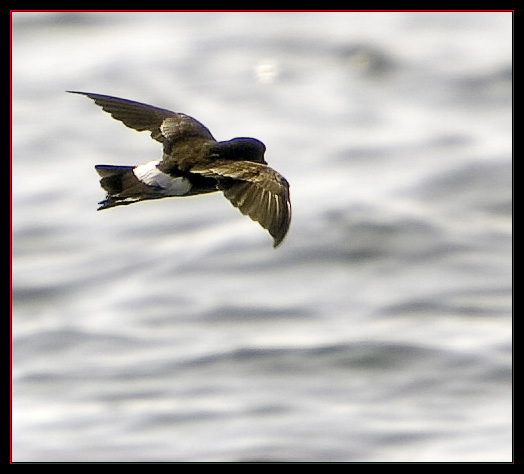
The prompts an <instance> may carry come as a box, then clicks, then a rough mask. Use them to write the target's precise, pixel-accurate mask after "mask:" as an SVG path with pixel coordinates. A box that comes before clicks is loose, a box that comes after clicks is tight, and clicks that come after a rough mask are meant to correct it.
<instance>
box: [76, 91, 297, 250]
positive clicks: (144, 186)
mask: <svg viewBox="0 0 524 474" xmlns="http://www.w3.org/2000/svg"><path fill="white" fill-rule="evenodd" d="M68 92H72V93H74V94H81V95H85V96H87V97H89V98H90V99H92V100H94V102H95V103H96V104H97V105H99V106H100V107H102V109H103V110H105V111H106V112H108V113H109V114H111V116H112V117H113V118H115V119H116V120H119V121H121V122H122V123H123V124H124V125H126V126H128V127H130V128H133V129H135V130H138V131H149V132H150V133H151V137H152V138H153V139H154V140H157V141H159V142H161V143H162V144H163V154H162V159H161V160H159V161H158V162H149V163H146V164H143V165H138V166H113V165H97V166H95V168H96V170H97V171H98V173H99V175H100V177H101V180H100V184H101V186H102V188H103V189H104V190H105V191H106V192H107V196H106V199H105V200H104V201H102V202H100V204H101V206H100V208H99V209H107V208H110V207H115V206H120V205H125V204H131V203H133V202H139V201H143V200H147V199H160V198H164V197H172V196H190V195H196V194H204V193H209V192H214V191H222V192H223V193H224V196H225V197H226V198H227V199H228V200H229V201H230V202H231V203H232V204H233V205H234V206H235V207H237V208H238V209H239V210H240V212H242V214H244V215H247V216H249V217H250V218H251V219H253V220H254V221H256V222H258V223H259V224H260V225H261V226H262V227H263V228H265V229H267V230H268V231H269V233H270V234H271V236H272V237H273V239H274V246H275V247H276V246H278V245H279V244H280V243H281V242H282V240H283V239H284V237H285V235H286V233H287V231H288V229H289V224H290V221H291V202H290V199H289V183H288V182H287V180H286V179H285V178H284V177H283V176H282V175H280V174H279V173H277V172H276V171H275V170H273V169H272V168H270V167H269V166H267V163H266V161H265V160H264V152H265V149H266V148H265V146H264V144H263V143H262V142H260V141H259V140H256V139H254V138H234V139H232V140H228V141H224V142H217V141H216V140H215V139H214V138H213V135H211V132H210V131H209V130H208V129H207V128H206V127H205V126H204V125H202V124H201V123H200V122H199V121H198V120H195V119H194V118H192V117H189V116H188V115H185V114H182V113H176V112H172V111H170V110H167V109H161V108H158V107H153V106H151V105H147V104H142V103H140V102H135V101H131V100H126V99H120V98H118V97H111V96H107V95H101V94H92V93H89V92H78V91H68Z"/></svg>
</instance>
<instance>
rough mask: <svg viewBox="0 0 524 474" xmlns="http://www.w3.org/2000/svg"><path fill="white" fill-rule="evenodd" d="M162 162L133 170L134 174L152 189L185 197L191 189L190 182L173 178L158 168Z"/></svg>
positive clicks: (169, 194) (152, 162)
mask: <svg viewBox="0 0 524 474" xmlns="http://www.w3.org/2000/svg"><path fill="white" fill-rule="evenodd" d="M159 163H160V161H149V162H148V163H145V164H143V165H139V166H136V167H135V168H133V173H134V175H135V176H136V177H137V179H138V180H140V181H142V183H144V184H147V185H148V186H151V187H152V188H157V189H158V188H160V189H161V190H163V191H164V192H165V194H166V195H168V196H184V195H185V194H187V193H188V192H189V190H190V189H191V183H190V181H189V180H187V179H186V178H183V177H178V178H173V177H171V176H169V175H168V174H166V173H163V172H162V171H160V170H159V169H158V168H157V165H158V164H159Z"/></svg>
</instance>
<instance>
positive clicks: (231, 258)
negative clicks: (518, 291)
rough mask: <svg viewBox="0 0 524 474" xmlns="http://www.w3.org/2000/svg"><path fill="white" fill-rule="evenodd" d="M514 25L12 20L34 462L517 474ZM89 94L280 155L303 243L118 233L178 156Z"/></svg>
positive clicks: (402, 20) (190, 217)
mask: <svg viewBox="0 0 524 474" xmlns="http://www.w3.org/2000/svg"><path fill="white" fill-rule="evenodd" d="M511 21H512V18H511V14H510V13H492V12H482V13H414V12H411V13H409V12H408V13H392V12H388V13H351V12H348V13H340V12H336V13H335V12H333V13H319V12H315V13H307V12H304V13H297V12H281V13H277V12H266V13H263V12H257V13H254V12H247V13H238V12H237V13H216V12H207V13H195V12H192V13H176V12H173V13H167V12H164V13H139V12H135V13H42V12H34V13H29V12H15V13H13V16H12V43H13V46H12V56H13V57H12V68H13V73H12V83H13V84H12V102H13V103H12V120H13V132H12V276H13V288H12V304H13V311H12V326H13V329H12V339H13V341H12V353H13V388H12V394H13V448H12V453H13V460H14V461H509V460H511V453H512V451H511V446H512V445H511V443H512V439H511V421H512V410H511V401H512V400H511V395H512V392H511V383H512V376H511V349H512V338H511V329H512V327H511V310H512V280H511V273H512V255H511V245H512V241H511V235H512V234H511V232H512V189H511V188H512V157H511V153H512V140H511V138H512V136H511V132H512V130H511V126H512V122H511V119H512V117H511V105H512V101H511V93H512V88H511V80H512V63H511V59H512V50H511V47H512V44H511V40H512V38H511V27H512V24H511ZM68 89H76V90H86V91H92V92H99V93H105V94H112V95H117V96H121V97H126V98H130V99H134V100H139V101H142V102H147V103H151V104H154V105H158V106H161V107H164V108H168V109H172V110H176V111H182V112H185V113H187V114H190V115H192V116H194V117H196V118H198V119H199V120H201V121H202V122H203V123H204V124H206V125H207V126H208V127H209V128H210V129H211V131H212V132H213V134H214V136H215V137H216V138H217V139H219V140H226V139H229V138H232V137H234V136H254V137H257V138H259V139H260V140H262V141H263V142H264V143H265V144H266V146H267V149H268V151H267V153H266V158H267V160H268V162H269V163H270V165H272V166H273V167H275V169H277V170H278V171H280V172H281V173H282V174H283V175H284V176H286V178H287V179H288V180H289V181H290V183H291V192H292V201H293V213H294V214H293V222H292V227H291V230H290V233H289V235H288V236H287V238H286V241H285V242H284V243H283V244H282V246H281V247H279V248H278V249H276V250H274V249H273V248H272V242H271V238H270V237H269V235H268V234H267V233H266V232H265V231H263V229H261V228H260V227H259V226H258V225H256V224H255V223H253V222H251V221H250V220H249V219H247V218H246V217H244V216H242V215H241V214H240V213H239V212H238V211H237V210H236V209H234V208H233V207H232V206H231V205H230V204H229V203H228V202H227V201H226V200H225V199H224V198H223V197H222V196H221V195H219V194H216V195H206V196H199V197H193V198H180V199H166V200H161V201H156V202H154V201H153V202H145V203H140V204H136V205H132V206H126V207H122V208H116V209H111V210H108V211H104V212H98V213H97V212H96V207H97V206H96V203H97V201H99V200H101V199H102V198H103V192H102V190H101V189H99V186H98V180H97V176H96V173H95V171H94V169H93V167H94V165H95V164H99V163H109V164H137V163H140V162H145V161H148V160H151V159H156V158H158V157H159V156H160V147H159V146H158V144H157V143H155V142H153V141H152V140H150V138H149V137H148V134H145V133H143V134H139V133H136V132H134V131H132V130H130V129H126V128H125V127H123V126H122V124H120V123H118V122H116V121H114V120H112V119H111V117H110V116H109V115H107V114H105V113H104V112H102V111H101V110H100V109H98V108H97V107H96V106H94V105H93V104H92V103H91V102H90V101H89V100H87V99H85V98H83V97H79V96H71V95H68V94H65V93H64V91H65V90H68Z"/></svg>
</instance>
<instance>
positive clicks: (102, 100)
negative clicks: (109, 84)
mask: <svg viewBox="0 0 524 474" xmlns="http://www.w3.org/2000/svg"><path fill="white" fill-rule="evenodd" d="M67 92H71V93H72V94H81V95H85V96H87V97H89V98H90V99H93V100H94V101H95V104H96V105H99V106H100V107H102V109H103V110H105V111H106V112H108V113H109V114H111V116H112V117H113V118H114V119H116V120H120V121H121V122H122V123H123V124H124V125H126V126H127V127H130V128H134V129H135V130H138V131H140V132H142V131H144V130H148V131H150V132H151V137H152V138H153V139H155V140H157V141H159V142H164V140H165V139H170V140H176V139H177V138H181V137H188V136H192V137H200V138H205V139H208V140H214V138H213V135H211V132H210V131H209V130H208V129H207V128H206V127H205V126H204V125H202V124H201V123H200V122H199V121H198V120H195V119H194V118H192V117H189V116H188V115H185V114H180V113H176V112H171V111H170V110H167V109H161V108H159V107H154V106H152V105H148V104H143V103H141V102H135V101H133V100H127V99H121V98H119V97H111V96H109V95H102V94H92V93H91V92H79V91H67Z"/></svg>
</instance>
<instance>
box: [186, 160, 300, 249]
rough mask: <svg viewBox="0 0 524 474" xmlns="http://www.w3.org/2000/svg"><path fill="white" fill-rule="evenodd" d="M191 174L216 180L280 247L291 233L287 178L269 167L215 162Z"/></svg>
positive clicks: (241, 210) (227, 196)
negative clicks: (289, 231)
mask: <svg viewBox="0 0 524 474" xmlns="http://www.w3.org/2000/svg"><path fill="white" fill-rule="evenodd" d="M191 172H193V173H198V174H201V175H203V176H208V177H214V178H216V179H217V180H218V181H219V183H220V180H221V179H222V180H223V184H222V185H220V184H219V187H220V189H221V190H222V192H223V193H224V196H225V197H226V198H227V199H229V201H230V202H231V203H232V204H233V206H235V207H237V208H238V209H239V210H240V212H241V213H242V214H244V215H247V216H249V217H250V218H251V219H253V220H254V221H257V222H258V223H259V224H260V225H261V226H262V227H263V228H264V229H267V230H268V231H269V233H270V234H271V236H272V237H273V239H274V246H275V247H277V246H278V245H279V244H280V243H281V242H282V240H284V237H285V235H286V233H287V231H288V229H289V224H290V222H291V201H290V199H289V183H288V182H287V180H286V178H284V177H283V176H282V175H280V174H279V173H277V172H276V171H275V170H273V169H272V168H270V167H269V166H266V165H263V164H260V163H253V162H250V161H234V162H232V161H229V160H216V162H214V163H212V164H208V165H206V166H205V167H204V166H196V167H193V168H191Z"/></svg>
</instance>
